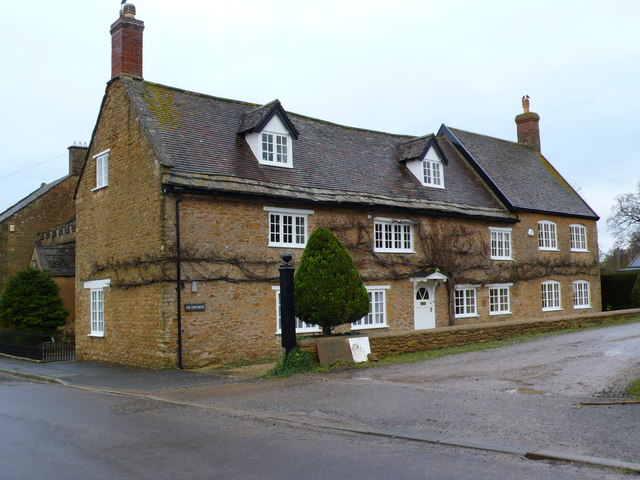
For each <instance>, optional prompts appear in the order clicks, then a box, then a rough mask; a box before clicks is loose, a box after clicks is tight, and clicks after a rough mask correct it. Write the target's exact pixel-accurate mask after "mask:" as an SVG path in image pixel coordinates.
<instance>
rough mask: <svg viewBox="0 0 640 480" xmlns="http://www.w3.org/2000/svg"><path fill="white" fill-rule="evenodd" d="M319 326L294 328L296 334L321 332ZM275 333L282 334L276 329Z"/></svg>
mask: <svg viewBox="0 0 640 480" xmlns="http://www.w3.org/2000/svg"><path fill="white" fill-rule="evenodd" d="M321 332H322V330H321V329H320V328H296V335H298V334H304V333H321ZM276 335H282V331H281V330H276Z"/></svg>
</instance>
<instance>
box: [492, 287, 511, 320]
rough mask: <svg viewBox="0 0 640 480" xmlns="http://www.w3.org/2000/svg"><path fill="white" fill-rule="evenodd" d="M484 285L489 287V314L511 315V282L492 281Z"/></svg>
mask: <svg viewBox="0 0 640 480" xmlns="http://www.w3.org/2000/svg"><path fill="white" fill-rule="evenodd" d="M485 286H486V287H487V288H488V289H489V315H511V287H512V286H513V283H493V284H488V285H485ZM505 305H506V308H504V306H505Z"/></svg>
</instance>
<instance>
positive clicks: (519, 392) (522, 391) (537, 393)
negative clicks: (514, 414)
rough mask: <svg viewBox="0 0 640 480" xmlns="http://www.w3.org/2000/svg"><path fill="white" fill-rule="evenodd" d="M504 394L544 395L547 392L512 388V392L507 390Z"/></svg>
mask: <svg viewBox="0 0 640 480" xmlns="http://www.w3.org/2000/svg"><path fill="white" fill-rule="evenodd" d="M505 393H517V394H518V395H546V394H547V392H541V391H540V390H534V389H533V388H514V389H513V390H507V391H506V392H505Z"/></svg>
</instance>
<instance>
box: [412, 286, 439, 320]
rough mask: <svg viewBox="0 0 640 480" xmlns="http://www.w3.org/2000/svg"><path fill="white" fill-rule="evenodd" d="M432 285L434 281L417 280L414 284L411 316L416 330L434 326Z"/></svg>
mask: <svg viewBox="0 0 640 480" xmlns="http://www.w3.org/2000/svg"><path fill="white" fill-rule="evenodd" d="M434 287H435V285H434V282H428V283H427V282H419V283H416V284H415V288H414V294H413V300H414V303H413V316H414V323H415V328H416V330H420V329H423V328H435V327H436V311H435V310H436V306H435V302H434V300H435V299H434V294H435V288H434Z"/></svg>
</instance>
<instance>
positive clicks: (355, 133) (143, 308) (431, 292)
mask: <svg viewBox="0 0 640 480" xmlns="http://www.w3.org/2000/svg"><path fill="white" fill-rule="evenodd" d="M143 29H144V24H143V22H141V21H140V20H137V19H136V18H135V7H134V6H133V5H131V4H128V3H126V4H125V5H124V6H123V8H122V10H121V13H120V18H119V19H118V20H117V21H116V22H115V23H114V24H113V25H112V26H111V35H112V79H111V80H110V81H109V82H108V84H107V88H106V93H105V96H104V99H103V102H102V105H101V108H100V113H99V116H98V120H97V124H96V127H95V129H94V133H93V137H92V139H91V144H90V147H89V153H88V156H87V162H86V164H85V166H84V168H83V171H82V173H81V176H80V180H79V182H78V187H77V191H76V222H77V238H76V242H77V243H76V338H77V342H76V343H77V356H78V358H81V359H93V360H102V361H109V362H117V363H123V364H130V365H139V366H147V367H163V366H172V365H176V363H177V361H178V357H179V355H181V358H182V361H183V363H184V365H185V366H188V367H196V366H201V365H204V364H208V363H218V362H224V361H229V360H238V359H256V358H261V357H268V356H274V355H275V354H276V353H277V352H278V351H279V345H280V338H279V325H278V323H279V319H278V316H279V314H278V312H279V308H278V305H279V290H278V270H277V268H278V266H279V265H280V264H281V263H282V262H281V260H280V256H281V254H282V253H283V252H284V251H291V252H292V253H293V258H294V264H295V263H297V262H299V259H300V256H301V254H302V251H303V248H304V246H305V243H306V240H307V238H308V235H309V233H310V232H312V231H313V230H315V229H316V228H318V227H327V228H329V229H331V230H332V231H333V232H334V233H335V234H336V235H337V236H338V237H339V238H340V239H341V240H342V241H343V243H344V244H345V246H346V247H347V249H348V250H349V252H350V254H351V256H352V258H353V259H354V261H355V262H356V265H357V266H358V269H359V271H360V273H361V275H362V277H363V280H364V282H365V286H366V287H367V290H368V292H369V297H370V308H371V312H370V313H369V314H368V315H367V316H366V317H364V318H363V319H361V320H360V321H358V322H356V323H355V324H353V325H351V327H350V328H351V329H354V330H362V331H367V330H376V331H381V330H387V329H388V330H409V329H425V328H433V327H436V326H449V325H462V324H467V323H479V322H489V321H491V322H496V321H501V320H505V321H507V320H517V319H524V318H530V317H539V318H545V317H548V316H550V315H557V314H558V313H559V312H565V313H570V312H584V311H599V310H600V309H601V305H600V282H599V269H598V243H597V231H596V220H597V219H598V217H597V215H596V214H595V213H594V212H593V211H592V210H591V209H590V208H589V206H588V205H586V203H585V202H584V201H583V200H582V199H581V198H580V196H579V195H578V194H577V193H576V192H575V191H574V190H573V189H572V188H571V186H570V185H569V184H568V183H567V182H566V181H565V180H564V179H563V178H562V176H561V175H560V174H559V173H558V172H557V171H556V170H555V169H554V167H553V166H552V165H551V164H550V163H549V162H548V161H547V159H546V158H545V157H544V156H543V155H542V154H541V153H540V136H539V130H538V122H539V117H538V115H536V114H535V113H532V112H529V99H528V98H524V99H523V107H524V113H522V114H520V115H518V116H517V117H516V132H517V136H518V142H517V143H515V142H510V141H506V140H501V139H496V138H491V137H487V136H484V135H480V134H476V133H471V132H468V131H464V130H460V129H456V128H452V127H449V126H446V125H442V126H441V127H440V128H439V130H438V132H437V133H435V134H428V135H424V136H421V137H414V136H408V135H394V134H388V133H383V132H375V131H370V130H363V129H357V128H353V127H346V126H341V125H336V124H333V123H329V122H325V121H321V120H317V119H313V118H309V117H306V116H303V115H298V114H294V113H291V112H287V111H286V110H285V109H284V107H283V106H282V105H281V104H280V102H279V101H277V100H276V101H273V102H270V103H267V104H266V105H255V104H250V103H246V102H241V101H236V100H228V99H223V98H218V97H213V96H209V95H204V94H200V93H194V92H188V91H185V90H181V89H177V88H172V87H167V86H163V85H159V84H156V83H151V82H148V81H146V80H143V76H142V34H143ZM179 324H180V325H181V330H180V334H181V335H180V338H179V336H178V325H179ZM317 331H319V329H317V328H316V327H315V326H313V325H306V324H304V323H302V322H298V332H299V333H305V334H310V333H314V332H317ZM179 352H180V353H179Z"/></svg>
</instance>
